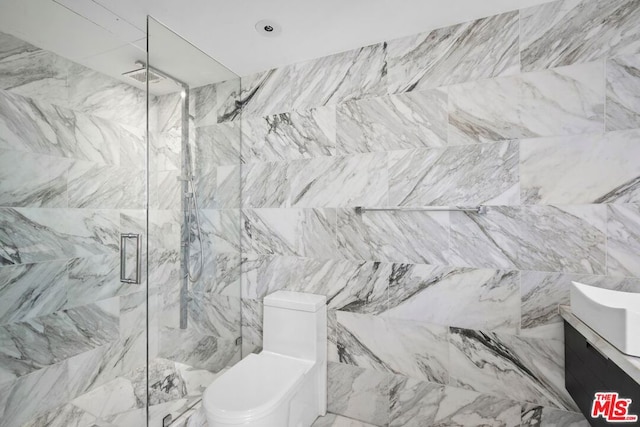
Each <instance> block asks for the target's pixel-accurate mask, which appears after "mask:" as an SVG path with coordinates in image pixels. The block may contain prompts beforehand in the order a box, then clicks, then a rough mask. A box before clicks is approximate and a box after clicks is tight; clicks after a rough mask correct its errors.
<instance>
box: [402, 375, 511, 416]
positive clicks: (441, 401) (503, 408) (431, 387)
mask: <svg viewBox="0 0 640 427" xmlns="http://www.w3.org/2000/svg"><path fill="white" fill-rule="evenodd" d="M389 425H390V426H391V427H400V426H411V427H420V426H428V425H429V426H430V425H438V426H445V425H457V426H471V425H482V426H496V427H497V426H511V427H516V426H519V425H520V404H519V403H518V402H515V401H513V400H509V399H504V398H500V397H496V396H491V395H488V394H480V393H477V392H474V391H471V390H464V389H460V388H455V387H447V386H442V385H439V384H433V383H428V382H424V381H419V380H415V379H412V378H406V377H400V376H397V377H396V378H395V379H394V382H393V383H392V388H391V419H390V424H389Z"/></svg>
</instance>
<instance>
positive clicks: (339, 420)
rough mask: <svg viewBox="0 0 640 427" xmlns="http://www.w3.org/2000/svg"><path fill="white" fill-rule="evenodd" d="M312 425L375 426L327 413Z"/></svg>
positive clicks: (337, 426)
mask: <svg viewBox="0 0 640 427" xmlns="http://www.w3.org/2000/svg"><path fill="white" fill-rule="evenodd" d="M311 427H375V426H374V425H373V424H369V423H365V422H362V421H358V420H354V419H353V418H348V417H343V416H341V415H336V414H331V413H327V415H325V416H323V417H318V419H317V420H316V421H315V422H314V423H313V424H312V425H311Z"/></svg>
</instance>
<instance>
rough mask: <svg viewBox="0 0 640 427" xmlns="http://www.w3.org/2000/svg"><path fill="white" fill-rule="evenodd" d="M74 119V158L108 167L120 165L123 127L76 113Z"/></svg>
mask: <svg viewBox="0 0 640 427" xmlns="http://www.w3.org/2000/svg"><path fill="white" fill-rule="evenodd" d="M72 118H75V122H74V123H73V125H74V128H75V134H74V137H75V140H76V146H75V147H74V148H75V150H74V153H73V157H74V158H76V159H81V160H90V161H92V162H96V163H103V164H108V165H119V164H120V144H121V135H122V133H121V129H122V127H121V126H118V125H116V124H115V123H113V122H111V121H108V120H105V119H103V118H100V117H95V116H90V115H87V114H81V113H74V116H73V117H72ZM136 125H139V123H136ZM136 169H144V165H138V167H137V168H136Z"/></svg>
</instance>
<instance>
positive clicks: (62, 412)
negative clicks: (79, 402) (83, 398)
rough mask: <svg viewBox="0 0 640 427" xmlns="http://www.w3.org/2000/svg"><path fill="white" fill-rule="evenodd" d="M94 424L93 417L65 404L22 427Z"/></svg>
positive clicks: (64, 426)
mask: <svg viewBox="0 0 640 427" xmlns="http://www.w3.org/2000/svg"><path fill="white" fill-rule="evenodd" d="M96 422H97V419H96V417H95V416H93V415H91V414H89V413H87V412H85V411H83V410H82V409H80V408H78V407H77V406H73V405H71V404H65V405H62V406H59V407H58V408H55V409H52V410H50V411H49V412H47V413H46V414H44V415H42V416H40V417H38V418H35V419H33V420H31V421H29V422H28V423H26V424H24V425H23V427H88V426H93V425H95V423H96Z"/></svg>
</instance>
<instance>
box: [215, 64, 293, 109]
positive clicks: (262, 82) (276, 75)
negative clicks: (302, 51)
mask: <svg viewBox="0 0 640 427" xmlns="http://www.w3.org/2000/svg"><path fill="white" fill-rule="evenodd" d="M295 78H296V77H295V75H294V66H293V65H290V66H285V67H280V68H276V69H273V70H268V71H264V72H260V73H255V74H252V75H250V76H246V77H242V78H241V79H240V85H238V82H237V81H230V82H229V83H228V89H232V90H228V93H230V94H233V93H237V91H238V88H239V86H241V87H242V92H240V96H239V99H238V98H236V99H238V102H237V103H236V102H234V101H235V100H234V97H233V96H227V97H226V100H225V102H221V100H220V99H219V100H218V103H219V105H220V106H221V107H222V109H221V110H220V112H219V113H218V122H223V121H228V120H234V119H237V118H238V113H239V109H238V105H235V104H239V106H241V108H242V116H243V117H255V116H258V117H263V116H268V115H270V114H276V113H286V112H289V111H291V110H292V91H293V88H294V84H295V80H294V79H295ZM218 93H219V94H220V92H218Z"/></svg>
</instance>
